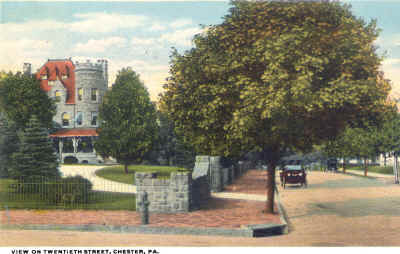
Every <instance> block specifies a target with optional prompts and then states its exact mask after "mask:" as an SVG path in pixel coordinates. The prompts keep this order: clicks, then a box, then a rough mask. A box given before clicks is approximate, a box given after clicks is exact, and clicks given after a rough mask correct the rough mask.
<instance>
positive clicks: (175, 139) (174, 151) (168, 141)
mask: <svg viewBox="0 0 400 254" xmlns="http://www.w3.org/2000/svg"><path fill="white" fill-rule="evenodd" d="M157 113H158V120H159V124H160V131H159V139H158V141H159V142H158V146H159V151H160V153H161V157H163V158H164V159H165V161H166V162H167V163H166V164H167V165H169V166H172V165H175V166H179V167H184V168H193V167H194V162H195V157H196V152H195V150H194V148H193V146H191V145H190V144H188V143H186V142H184V138H183V136H182V135H178V134H177V133H176V131H175V128H174V124H173V122H172V121H170V120H168V118H167V114H164V113H162V112H160V111H159V112H157Z"/></svg>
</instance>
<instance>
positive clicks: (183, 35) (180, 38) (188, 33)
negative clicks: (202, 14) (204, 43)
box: [160, 27, 202, 47]
mask: <svg viewBox="0 0 400 254" xmlns="http://www.w3.org/2000/svg"><path fill="white" fill-rule="evenodd" d="M201 32H202V29H201V28H197V27H196V28H195V27H193V28H186V29H182V30H176V31H174V32H170V33H166V34H163V35H161V37H160V39H161V41H166V42H169V43H171V44H174V45H181V46H187V47H189V46H191V45H192V39H193V36H194V35H195V34H198V33H201Z"/></svg>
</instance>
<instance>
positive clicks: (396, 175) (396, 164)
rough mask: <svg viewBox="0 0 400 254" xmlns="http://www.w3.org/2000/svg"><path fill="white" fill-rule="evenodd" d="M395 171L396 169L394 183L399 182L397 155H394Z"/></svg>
mask: <svg viewBox="0 0 400 254" xmlns="http://www.w3.org/2000/svg"><path fill="white" fill-rule="evenodd" d="M393 171H394V183H395V184H399V164H398V160H397V155H394V161H393Z"/></svg>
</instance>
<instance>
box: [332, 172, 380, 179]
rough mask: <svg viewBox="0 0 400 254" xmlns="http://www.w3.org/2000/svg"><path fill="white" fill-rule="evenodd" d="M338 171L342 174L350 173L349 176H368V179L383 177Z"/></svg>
mask: <svg viewBox="0 0 400 254" xmlns="http://www.w3.org/2000/svg"><path fill="white" fill-rule="evenodd" d="M338 173H340V174H343V175H351V176H357V177H362V178H369V179H372V180H376V179H379V178H383V177H377V176H369V175H367V176H365V175H360V174H356V173H351V172H346V173H343V171H338Z"/></svg>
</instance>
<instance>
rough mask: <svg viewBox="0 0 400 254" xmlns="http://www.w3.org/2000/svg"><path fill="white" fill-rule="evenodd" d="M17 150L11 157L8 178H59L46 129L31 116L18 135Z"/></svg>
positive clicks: (54, 155)
mask: <svg viewBox="0 0 400 254" xmlns="http://www.w3.org/2000/svg"><path fill="white" fill-rule="evenodd" d="M19 140H20V142H19V146H18V150H17V151H16V152H14V153H13V154H12V155H11V158H12V161H13V163H12V164H11V167H10V168H9V172H8V173H9V176H10V177H12V178H15V179H26V178H29V177H34V176H41V177H49V178H57V177H60V171H59V170H58V165H59V164H58V161H57V156H56V154H55V151H54V148H53V143H52V141H51V140H50V138H49V133H48V130H47V128H45V127H43V126H42V124H41V123H40V121H39V120H38V118H37V117H36V116H35V115H33V116H32V117H31V119H30V120H29V122H28V123H27V124H26V127H25V129H24V131H21V132H20V134H19Z"/></svg>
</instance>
